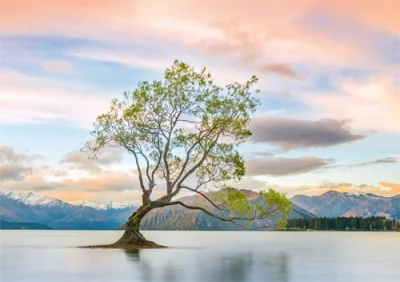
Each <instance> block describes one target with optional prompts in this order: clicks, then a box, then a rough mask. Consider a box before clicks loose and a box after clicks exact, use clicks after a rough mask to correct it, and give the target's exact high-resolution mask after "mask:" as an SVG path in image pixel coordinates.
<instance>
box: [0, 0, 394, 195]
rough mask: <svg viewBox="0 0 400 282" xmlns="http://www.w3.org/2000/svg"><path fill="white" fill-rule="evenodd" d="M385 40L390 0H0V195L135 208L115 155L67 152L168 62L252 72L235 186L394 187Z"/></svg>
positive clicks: (134, 190)
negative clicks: (251, 103) (253, 109)
mask: <svg viewBox="0 0 400 282" xmlns="http://www.w3.org/2000/svg"><path fill="white" fill-rule="evenodd" d="M399 36H400V2H399V1H397V0H393V1H392V0H382V1H376V0H353V1H347V0H292V1H290V0H286V1H284V0H263V1H262V0H247V1H244V0H243V1H242V0H237V1H233V0H230V1H227V0H213V1H209V0H201V1H200V0H199V1H197V0H169V1H162V0H158V1H153V0H130V1H128V0H113V1H111V0H96V1H95V0H57V1H51V0H13V1H8V0H0V189H1V191H3V190H4V191H17V192H27V191H33V192H35V193H37V194H39V195H46V196H52V197H56V198H60V199H63V200H67V201H72V200H85V199H89V200H98V201H106V200H107V201H108V200H117V201H125V202H138V201H139V200H140V192H139V189H138V179H137V175H136V173H135V170H134V166H133V160H132V158H131V157H130V156H129V155H127V154H125V153H124V151H121V150H116V149H113V150H111V149H110V150H106V151H104V152H102V154H101V155H100V156H99V159H98V160H97V161H95V162H93V161H88V160H87V157H86V156H85V155H83V154H82V153H80V152H79V150H80V148H81V147H82V146H83V145H84V143H85V141H88V140H90V139H91V136H90V135H89V132H90V130H91V124H92V123H93V122H94V120H95V118H96V116H97V115H99V114H101V113H103V112H105V111H106V110H107V108H108V105H109V103H110V101H111V99H112V98H114V97H121V95H122V93H123V91H129V90H132V89H134V88H135V86H136V85H137V83H138V82H139V81H142V80H154V79H160V78H162V75H163V70H164V69H165V68H166V67H168V66H170V65H171V64H172V62H173V61H174V60H175V59H179V60H183V61H185V62H187V63H189V64H191V65H193V66H194V67H195V68H197V69H200V68H201V67H203V66H206V67H207V68H208V69H209V70H210V71H211V73H212V74H213V76H214V77H215V80H216V81H217V82H218V83H220V84H222V85H224V84H227V83H229V82H232V81H239V82H244V81H246V80H247V79H248V78H250V76H251V75H253V74H255V75H257V76H258V77H259V84H258V88H260V90H261V93H260V98H261V100H262V105H261V107H260V108H259V109H258V111H257V113H256V114H255V116H254V118H253V120H252V123H251V129H252V130H253V136H252V138H251V139H250V140H249V142H248V143H246V144H245V145H244V146H243V147H242V150H243V152H244V153H245V156H246V160H247V162H246V164H247V172H248V173H247V177H246V178H245V179H244V180H243V181H242V182H241V183H239V185H238V186H239V187H241V188H247V189H255V190H257V189H263V188H275V189H278V190H279V191H284V192H286V193H288V195H289V196H292V195H295V194H310V195H315V194H321V193H323V192H325V191H327V190H338V191H350V192H372V193H376V194H380V195H385V196H392V195H397V194H400V39H399V38H400V37H399ZM162 192H163V191H160V190H157V191H156V195H159V194H161V193H162Z"/></svg>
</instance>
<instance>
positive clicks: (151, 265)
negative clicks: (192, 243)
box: [124, 248, 290, 282]
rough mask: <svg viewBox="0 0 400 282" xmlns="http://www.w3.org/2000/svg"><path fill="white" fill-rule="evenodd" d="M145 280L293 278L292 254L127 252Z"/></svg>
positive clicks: (276, 279)
mask: <svg viewBox="0 0 400 282" xmlns="http://www.w3.org/2000/svg"><path fill="white" fill-rule="evenodd" d="M124 252H125V254H126V256H127V258H128V259H129V261H130V262H131V263H133V264H134V265H133V267H132V271H134V272H135V275H134V276H136V277H140V278H141V281H166V282H175V281H176V282H180V281H185V282H187V281H204V282H206V281H276V282H287V281H289V280H290V264H289V262H290V257H289V256H288V255H287V253H285V252H280V253H257V252H256V251H254V252H251V251H237V252H233V251H227V252H221V250H216V251H215V252H211V251H210V250H190V249H188V250H187V249H173V248H171V249H168V250H139V251H124Z"/></svg>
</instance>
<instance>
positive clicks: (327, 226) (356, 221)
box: [280, 216, 400, 231]
mask: <svg viewBox="0 0 400 282" xmlns="http://www.w3.org/2000/svg"><path fill="white" fill-rule="evenodd" d="M280 229H281V230H282V228H280ZM286 229H287V230H294V231H296V230H305V229H313V230H338V231H341V230H343V231H357V230H360V231H372V230H375V231H393V230H396V231H400V221H399V220H389V219H387V218H385V217H380V216H370V217H364V218H362V217H334V218H329V217H320V218H312V219H289V220H288V221H287V224H286Z"/></svg>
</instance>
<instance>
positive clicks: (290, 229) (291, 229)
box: [288, 227, 304, 231]
mask: <svg viewBox="0 0 400 282" xmlns="http://www.w3.org/2000/svg"><path fill="white" fill-rule="evenodd" d="M288 231H304V229H302V228H300V227H289V228H288Z"/></svg>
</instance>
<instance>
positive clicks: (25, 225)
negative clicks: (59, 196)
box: [0, 219, 51, 230]
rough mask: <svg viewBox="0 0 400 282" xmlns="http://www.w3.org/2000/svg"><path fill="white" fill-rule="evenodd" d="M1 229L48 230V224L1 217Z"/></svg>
mask: <svg viewBox="0 0 400 282" xmlns="http://www.w3.org/2000/svg"><path fill="white" fill-rule="evenodd" d="M0 229H30V230H46V229H47V230H48V229H51V228H50V227H48V226H47V225H44V224H40V223H34V222H9V221H5V220H1V219H0Z"/></svg>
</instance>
